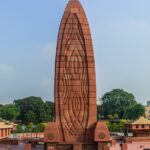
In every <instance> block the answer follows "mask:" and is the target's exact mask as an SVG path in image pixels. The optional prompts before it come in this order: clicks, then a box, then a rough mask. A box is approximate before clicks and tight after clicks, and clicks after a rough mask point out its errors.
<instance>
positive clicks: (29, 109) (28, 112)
mask: <svg viewBox="0 0 150 150" xmlns="http://www.w3.org/2000/svg"><path fill="white" fill-rule="evenodd" d="M14 104H15V105H16V106H17V107H19V109H20V116H19V117H18V119H19V120H21V121H22V123H23V124H29V123H30V122H33V123H34V124H37V123H42V122H48V121H50V120H51V121H52V119H53V118H54V103H53V102H44V101H43V100H42V99H41V98H40V97H34V96H31V97H27V98H24V99H19V100H15V101H14Z"/></svg>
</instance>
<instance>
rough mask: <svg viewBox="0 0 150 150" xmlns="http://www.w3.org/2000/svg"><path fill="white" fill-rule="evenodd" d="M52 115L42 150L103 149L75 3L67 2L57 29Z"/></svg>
mask: <svg viewBox="0 0 150 150" xmlns="http://www.w3.org/2000/svg"><path fill="white" fill-rule="evenodd" d="M55 116H56V118H55V122H50V123H49V124H48V126H47V128H46V129H45V133H44V141H45V149H46V150H48V149H50V150H98V149H99V150H103V149H104V147H105V145H107V143H108V142H110V136H109V131H108V129H107V127H106V125H105V124H104V123H103V122H97V106H96V77H95V62H94V54H93V44H92V39H91V33H90V29H89V24H88V21H87V18H86V15H85V12H84V10H83V8H82V6H81V4H80V2H79V1H78V0H70V1H69V3H68V5H67V7H66V9H65V12H64V15H63V17H62V21H61V24H60V28H59V35H58V42H57V51H56V62H55Z"/></svg>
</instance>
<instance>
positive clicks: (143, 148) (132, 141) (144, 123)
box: [122, 117, 150, 150]
mask: <svg viewBox="0 0 150 150" xmlns="http://www.w3.org/2000/svg"><path fill="white" fill-rule="evenodd" d="M125 129H126V130H127V131H128V132H132V133H133V136H131V137H125V141H124V143H123V144H122V150H148V149H149V147H150V120H148V119H146V118H144V117H140V118H139V119H138V120H136V121H134V122H130V123H127V124H126V125H125Z"/></svg>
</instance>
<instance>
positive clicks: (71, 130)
mask: <svg viewBox="0 0 150 150" xmlns="http://www.w3.org/2000/svg"><path fill="white" fill-rule="evenodd" d="M68 26H69V28H68ZM65 33H67V34H65ZM61 45H62V47H61V54H60V55H61V56H62V57H63V62H64V66H63V67H60V68H61V72H60V73H59V76H60V78H61V79H60V80H59V84H58V85H61V84H60V82H62V87H61V89H60V88H58V89H59V90H61V91H59V90H58V94H59V96H58V97H59V102H60V103H61V104H60V107H61V108H60V109H61V112H60V116H61V117H60V119H61V120H60V122H61V121H63V124H62V130H63V134H64V137H65V134H67V135H68V134H69V135H71V136H77V137H79V136H80V135H81V134H82V135H84V134H85V132H86V128H87V123H88V117H89V110H88V109H89V95H88V91H89V80H88V66H87V65H88V63H87V59H86V47H85V42H84V36H83V33H82V28H81V24H80V22H79V20H78V17H77V16H76V15H75V14H72V13H70V15H69V17H68V19H67V21H66V24H65V28H64V35H63V40H62V43H61ZM62 57H60V62H59V63H61V62H62V60H61V59H62ZM83 64H84V65H83ZM75 82H76V83H77V85H76V84H74V83H75ZM61 92H62V93H63V94H62V95H61V94H60V93H61Z"/></svg>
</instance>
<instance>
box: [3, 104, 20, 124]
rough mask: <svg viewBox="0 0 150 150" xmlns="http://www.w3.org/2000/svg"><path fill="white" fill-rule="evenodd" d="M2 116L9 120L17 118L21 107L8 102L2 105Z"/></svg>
mask: <svg viewBox="0 0 150 150" xmlns="http://www.w3.org/2000/svg"><path fill="white" fill-rule="evenodd" d="M0 112H1V117H2V118H3V119H6V120H9V121H15V120H17V118H18V116H19V115H20V109H19V107H17V106H16V105H14V104H7V105H3V106H1V107H0Z"/></svg>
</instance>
